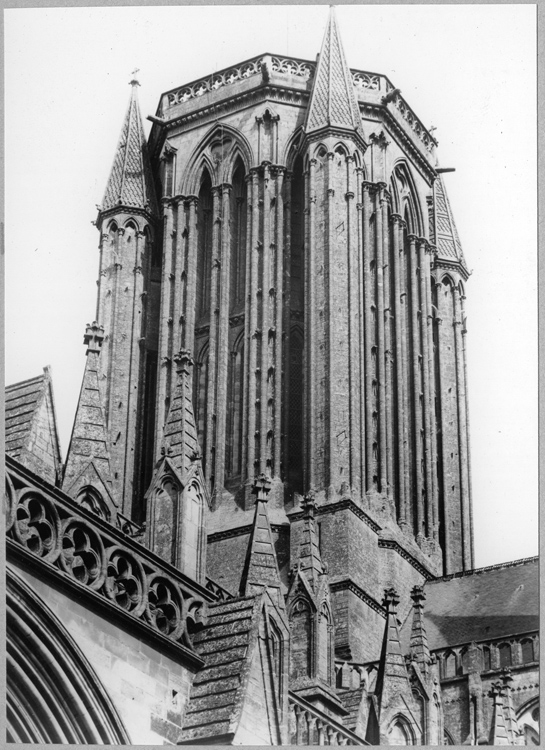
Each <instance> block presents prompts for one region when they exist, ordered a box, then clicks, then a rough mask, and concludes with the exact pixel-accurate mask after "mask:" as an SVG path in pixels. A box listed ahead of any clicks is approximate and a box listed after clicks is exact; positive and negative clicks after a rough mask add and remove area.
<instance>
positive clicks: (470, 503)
mask: <svg viewBox="0 0 545 750" xmlns="http://www.w3.org/2000/svg"><path fill="white" fill-rule="evenodd" d="M464 300H465V297H464V295H463V294H461V293H460V315H461V318H462V326H461V330H462V359H463V363H464V390H465V412H466V425H465V426H466V449H467V484H468V507H469V536H470V540H471V561H472V564H473V560H474V559H475V550H474V546H473V545H474V542H473V513H472V497H471V450H470V443H469V396H468V392H467V390H468V385H467V384H468V380H467V350H466V336H467V328H466V318H465V305H464Z"/></svg>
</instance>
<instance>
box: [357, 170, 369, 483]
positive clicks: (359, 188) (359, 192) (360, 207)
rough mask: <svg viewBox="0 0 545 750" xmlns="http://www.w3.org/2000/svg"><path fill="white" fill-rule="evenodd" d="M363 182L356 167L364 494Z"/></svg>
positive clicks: (361, 480)
mask: <svg viewBox="0 0 545 750" xmlns="http://www.w3.org/2000/svg"><path fill="white" fill-rule="evenodd" d="M362 182H363V169H362V168H361V167H358V168H357V169H356V189H357V204H356V210H357V222H356V227H357V259H358V267H357V274H358V300H357V305H358V311H359V326H358V364H359V379H358V384H357V387H358V398H359V407H360V435H361V438H360V446H359V448H360V459H359V461H360V472H361V475H360V491H361V493H362V495H363V494H364V493H365V490H366V487H367V483H366V475H367V472H366V468H365V434H366V423H365V317H366V316H365V296H364V273H365V265H364V253H363V203H362V201H363V196H362Z"/></svg>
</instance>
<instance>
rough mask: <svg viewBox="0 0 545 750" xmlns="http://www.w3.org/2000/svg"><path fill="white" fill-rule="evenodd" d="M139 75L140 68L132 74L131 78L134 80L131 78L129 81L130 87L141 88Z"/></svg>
mask: <svg viewBox="0 0 545 750" xmlns="http://www.w3.org/2000/svg"><path fill="white" fill-rule="evenodd" d="M137 73H140V68H135V69H134V70H133V71H132V73H131V76H132V78H131V80H130V81H129V85H130V86H133V87H134V86H140V81H139V80H138V78H137V77H136V74H137Z"/></svg>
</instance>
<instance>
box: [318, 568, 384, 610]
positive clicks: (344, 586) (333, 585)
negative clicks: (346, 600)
mask: <svg viewBox="0 0 545 750" xmlns="http://www.w3.org/2000/svg"><path fill="white" fill-rule="evenodd" d="M329 588H330V589H331V592H332V593H335V592H336V591H350V592H351V593H353V594H355V595H356V596H357V597H358V599H361V600H362V602H365V604H367V606H368V607H370V608H371V609H372V610H374V611H375V612H378V614H379V615H381V616H382V617H384V618H385V617H386V611H385V609H384V607H382V606H381V605H380V604H379V602H377V600H376V599H374V598H373V597H372V596H370V595H369V594H368V593H367V592H366V591H364V589H362V587H361V586H358V584H357V583H356V582H355V581H353V580H352V578H344V579H342V580H338V581H336V580H334V579H333V580H330V583H329Z"/></svg>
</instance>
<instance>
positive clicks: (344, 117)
mask: <svg viewBox="0 0 545 750" xmlns="http://www.w3.org/2000/svg"><path fill="white" fill-rule="evenodd" d="M330 8H331V9H330V12H329V19H328V24H327V27H326V31H325V34H324V40H323V42H322V49H321V51H320V56H319V58H318V64H317V66H316V75H315V77H314V85H313V87H312V92H311V95H310V103H309V108H308V113H307V122H306V126H305V130H306V132H307V133H311V132H312V131H315V130H319V129H321V128H324V127H329V126H333V127H341V128H348V129H350V130H356V131H359V132H361V118H360V114H359V109H358V105H357V102H356V96H355V93H354V85H353V83H352V76H351V73H350V70H349V68H348V66H347V64H346V60H345V57H344V51H343V47H342V42H341V37H340V34H339V29H338V26H337V19H336V16H335V10H334V7H333V6H330Z"/></svg>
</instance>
